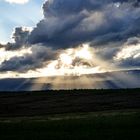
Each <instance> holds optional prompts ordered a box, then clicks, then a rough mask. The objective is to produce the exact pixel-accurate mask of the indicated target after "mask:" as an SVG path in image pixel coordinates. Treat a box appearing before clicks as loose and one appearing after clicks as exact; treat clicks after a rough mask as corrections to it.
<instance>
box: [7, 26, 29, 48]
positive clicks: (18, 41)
mask: <svg viewBox="0 0 140 140" xmlns="http://www.w3.org/2000/svg"><path fill="white" fill-rule="evenodd" d="M29 34H30V30H29V29H28V28H23V27H16V28H15V29H14V32H13V34H12V39H13V40H14V43H8V44H7V46H6V49H7V50H10V49H11V50H12V49H13V50H14V49H19V48H21V47H22V46H25V45H26V44H28V43H27V42H28V37H29Z"/></svg>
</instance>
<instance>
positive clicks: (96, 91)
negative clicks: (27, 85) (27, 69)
mask: <svg viewBox="0 0 140 140" xmlns="http://www.w3.org/2000/svg"><path fill="white" fill-rule="evenodd" d="M46 93H47V94H82V93H84V94H85V93H87V94H88V93H92V94H105V93H108V94H109V93H110V94H113V93H140V88H134V89H70V90H42V91H0V94H1V95H2V94H46Z"/></svg>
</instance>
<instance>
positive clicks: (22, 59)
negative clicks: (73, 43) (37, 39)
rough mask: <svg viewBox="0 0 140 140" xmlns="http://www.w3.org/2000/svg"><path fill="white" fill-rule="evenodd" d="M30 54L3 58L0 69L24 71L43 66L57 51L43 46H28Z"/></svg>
mask: <svg viewBox="0 0 140 140" xmlns="http://www.w3.org/2000/svg"><path fill="white" fill-rule="evenodd" d="M30 47H31V52H32V53H31V54H24V56H15V57H12V58H11V59H10V60H5V61H4V62H3V63H2V64H1V65H0V71H1V72H4V71H18V72H25V71H28V70H31V69H36V68H40V67H43V66H44V65H45V62H46V61H49V60H53V59H55V56H57V53H56V52H55V51H52V50H51V49H50V48H46V47H44V46H39V44H38V46H30Z"/></svg>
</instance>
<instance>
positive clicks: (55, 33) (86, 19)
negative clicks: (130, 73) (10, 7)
mask: <svg viewBox="0 0 140 140" xmlns="http://www.w3.org/2000/svg"><path fill="white" fill-rule="evenodd" d="M9 1H10V0H9ZM15 2H17V1H15ZM18 2H19V1H18ZM20 2H21V3H22V2H23V1H20ZM24 2H25V1H24ZM43 13H44V18H43V19H42V20H41V21H40V22H39V23H37V25H36V27H34V28H33V29H31V30H30V29H28V28H25V27H16V28H15V30H14V32H13V40H14V41H13V42H12V43H8V44H7V45H5V46H4V45H0V48H5V51H7V53H8V51H10V52H13V54H14V52H15V51H17V52H18V51H19V52H20V51H21V50H27V49H30V50H31V53H25V54H24V56H19V55H14V56H13V55H12V56H11V57H10V58H8V59H1V60H3V61H1V63H0V71H1V72H4V71H19V72H26V71H28V70H38V69H41V68H44V67H52V66H53V68H54V67H55V68H56V69H60V68H62V67H63V68H64V67H65V68H69V69H70V70H72V69H75V68H77V67H78V68H79V67H82V68H85V67H86V68H94V67H95V68H98V66H99V65H101V64H103V65H104V66H103V67H106V66H107V64H106V62H109V64H108V65H109V66H111V64H114V65H116V66H122V67H127V66H132V67H133V66H137V67H139V66H140V63H139V60H140V54H139V52H140V48H139V46H140V45H139V44H140V39H139V35H140V27H139V25H140V1H139V0H47V1H46V2H45V3H44V4H43ZM85 43H88V44H89V48H90V52H91V53H92V56H93V55H95V56H98V58H97V57H95V56H94V57H92V58H90V59H84V58H83V57H82V58H81V57H76V54H75V52H77V51H79V52H80V47H79V46H80V45H81V44H85ZM93 48H94V49H93ZM93 50H94V51H93ZM70 52H71V53H70ZM85 52H86V51H85ZM82 55H83V56H84V55H85V54H84V53H82ZM99 59H102V61H100V60H99ZM94 60H96V61H94ZM43 70H44V69H43ZM47 70H48V69H47ZM78 70H79V69H78ZM86 70H87V69H86ZM92 70H93V69H92ZM41 71H42V70H41ZM44 71H46V69H45V70H44Z"/></svg>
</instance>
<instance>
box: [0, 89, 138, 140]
mask: <svg viewBox="0 0 140 140" xmlns="http://www.w3.org/2000/svg"><path fill="white" fill-rule="evenodd" d="M28 139H29V140H66V139H67V140H72V139H73V140H79V139H83V140H97V139H98V140H102V139H104V140H132V139H134V140H137V139H138V140H139V139H140V89H132V90H73V91H47V92H23V93H1V94H0V140H28Z"/></svg>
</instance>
